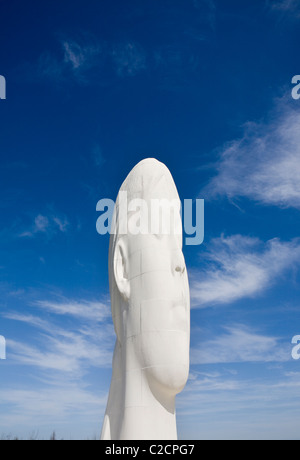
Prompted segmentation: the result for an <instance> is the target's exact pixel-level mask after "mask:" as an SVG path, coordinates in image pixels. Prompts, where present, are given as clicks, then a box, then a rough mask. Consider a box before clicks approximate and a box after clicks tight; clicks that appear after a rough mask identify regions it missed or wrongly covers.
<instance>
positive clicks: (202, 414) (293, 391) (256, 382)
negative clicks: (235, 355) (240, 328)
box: [177, 364, 300, 439]
mask: <svg viewBox="0 0 300 460" xmlns="http://www.w3.org/2000/svg"><path fill="white" fill-rule="evenodd" d="M282 365H283V366H284V364H282ZM235 366H236V368H237V369H239V372H238V373H236V374H235V375H232V373H231V372H229V371H226V370H225V369H224V366H222V371H221V372H220V373H219V374H216V375H215V376H214V375H210V376H203V375H202V374H201V373H200V372H198V371H194V374H195V378H194V379H193V380H190V381H189V382H188V384H187V387H186V388H185V390H184V391H183V392H182V393H181V394H180V395H179V396H178V398H177V414H178V418H179V420H182V419H184V420H185V424H184V426H182V429H181V432H182V435H183V437H184V438H185V439H191V438H193V439H282V438H288V439H297V437H298V419H299V410H300V404H299V396H298V395H299V387H300V383H299V375H298V376H297V375H288V374H287V373H286V372H284V371H281V372H279V371H278V373H276V375H274V373H273V374H272V379H268V377H267V378H266V377H265V374H264V377H262V376H261V375H260V374H259V373H257V374H255V375H253V374H252V375H251V370H252V369H254V368H253V367H252V366H254V364H250V365H249V366H251V367H250V369H249V367H247V372H246V375H245V374H243V373H241V367H240V366H239V365H238V364H236V365H235ZM237 366H239V367H237ZM231 367H233V365H231ZM218 369H220V366H218ZM255 369H256V372H257V367H255ZM249 372H250V375H251V377H249ZM241 374H242V375H241ZM275 414H276V416H274V415H275ZM278 420H280V423H278ZM283 424H284V426H287V427H288V429H287V430H282V426H283Z"/></svg>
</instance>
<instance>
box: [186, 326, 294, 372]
mask: <svg viewBox="0 0 300 460" xmlns="http://www.w3.org/2000/svg"><path fill="white" fill-rule="evenodd" d="M224 329H225V331H226V332H225V333H223V334H220V335H217V334H216V335H215V336H214V337H213V338H212V339H211V340H208V341H205V342H202V343H200V345H198V347H197V348H193V349H192V350H191V362H192V364H211V363H235V362H270V361H277V362H278V361H279V362H282V361H290V360H291V347H290V343H288V345H287V346H286V347H285V348H283V347H282V345H281V343H280V339H279V338H277V337H270V336H266V335H262V334H259V333H257V332H256V331H254V330H253V329H251V328H249V327H246V326H245V325H242V324H237V325H232V326H230V327H229V326H227V327H224Z"/></svg>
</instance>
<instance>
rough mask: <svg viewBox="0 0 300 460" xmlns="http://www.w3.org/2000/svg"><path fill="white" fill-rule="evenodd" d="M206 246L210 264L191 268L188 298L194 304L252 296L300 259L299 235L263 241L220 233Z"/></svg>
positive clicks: (198, 305) (223, 301) (218, 302)
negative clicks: (286, 238)
mask: <svg viewBox="0 0 300 460" xmlns="http://www.w3.org/2000/svg"><path fill="white" fill-rule="evenodd" d="M209 247H210V249H209V252H208V253H207V254H206V256H207V259H208V260H209V261H210V264H209V267H208V268H207V269H206V270H202V271H199V270H196V271H194V272H192V271H191V298H192V304H193V306H194V307H196V308H203V307H207V306H209V305H213V304H226V303H229V302H233V301H236V300H238V299H241V298H244V297H253V296H255V295H257V294H259V293H261V292H262V291H263V290H265V289H267V288H268V287H269V286H270V285H271V284H272V283H273V282H274V281H275V280H276V279H277V277H278V276H279V275H282V274H283V273H284V272H285V271H286V270H287V269H289V268H291V267H293V266H295V265H296V264H299V261H300V241H299V239H294V240H292V241H288V242H282V241H280V240H279V239H277V238H275V239H272V240H270V241H268V242H267V243H262V242H261V241H260V240H258V239H257V238H250V237H245V236H242V235H233V236H229V237H225V236H221V237H220V238H216V239H213V240H212V241H211V242H210V245H209Z"/></svg>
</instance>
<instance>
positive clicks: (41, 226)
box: [18, 214, 70, 238]
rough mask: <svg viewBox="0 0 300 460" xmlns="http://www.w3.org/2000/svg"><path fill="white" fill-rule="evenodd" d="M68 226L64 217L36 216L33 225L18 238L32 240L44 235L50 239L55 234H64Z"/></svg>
mask: <svg viewBox="0 0 300 460" xmlns="http://www.w3.org/2000/svg"><path fill="white" fill-rule="evenodd" d="M69 225H70V224H69V221H68V220H67V218H66V217H58V216H55V215H51V216H45V215H43V214H38V215H37V216H36V217H35V218H34V222H33V225H32V226H31V227H30V228H29V229H28V230H25V231H23V232H22V233H20V234H19V235H18V236H19V237H21V238H23V237H29V238H32V237H35V236H37V235H39V234H44V235H46V236H47V237H52V236H54V235H55V234H56V233H57V232H62V233H65V232H66V231H67V229H68V227H69Z"/></svg>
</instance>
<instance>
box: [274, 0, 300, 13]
mask: <svg viewBox="0 0 300 460" xmlns="http://www.w3.org/2000/svg"><path fill="white" fill-rule="evenodd" d="M267 5H268V7H269V8H271V9H272V10H273V11H281V12H285V13H296V12H298V13H299V11H300V5H299V0H275V1H274V0H273V1H271V2H270V1H267Z"/></svg>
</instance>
